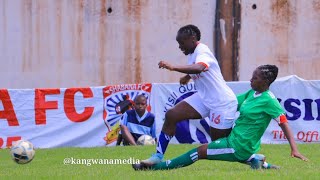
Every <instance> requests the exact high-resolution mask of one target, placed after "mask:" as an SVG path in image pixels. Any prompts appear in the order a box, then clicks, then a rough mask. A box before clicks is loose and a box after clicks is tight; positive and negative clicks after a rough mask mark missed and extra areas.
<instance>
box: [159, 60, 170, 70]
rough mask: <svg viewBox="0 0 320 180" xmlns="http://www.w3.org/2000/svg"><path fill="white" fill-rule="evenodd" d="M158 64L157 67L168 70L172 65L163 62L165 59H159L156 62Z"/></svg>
mask: <svg viewBox="0 0 320 180" xmlns="http://www.w3.org/2000/svg"><path fill="white" fill-rule="evenodd" d="M158 66H159V68H161V69H168V70H170V71H172V70H173V66H172V65H171V64H169V63H168V62H165V61H160V62H159V63H158Z"/></svg>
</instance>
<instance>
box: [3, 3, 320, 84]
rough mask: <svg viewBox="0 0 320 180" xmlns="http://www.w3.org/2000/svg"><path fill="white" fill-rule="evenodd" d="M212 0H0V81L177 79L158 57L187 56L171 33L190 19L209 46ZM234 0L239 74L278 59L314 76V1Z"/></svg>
mask: <svg viewBox="0 0 320 180" xmlns="http://www.w3.org/2000/svg"><path fill="white" fill-rule="evenodd" d="M229 1H230V0H229ZM229 1H227V0H225V1H221V3H224V4H228V2H229ZM215 6H216V1H212V0H198V1H192V0H175V1H171V0H165V1H162V0H154V1H151V0H150V1H149V0H120V1H114V0H61V1H53V0H24V1H21V0H2V1H0V63H1V64H2V70H1V71H0V75H1V76H2V77H5V78H1V79H0V84H1V85H0V87H3V88H42V87H46V88H50V87H83V86H104V85H110V84H124V83H142V82H159V83H168V82H177V80H178V79H179V77H180V76H181V74H179V73H175V72H171V73H168V72H164V71H161V70H159V69H158V68H157V63H158V61H159V60H163V59H166V60H170V61H172V62H174V63H176V64H183V63H185V57H184V55H183V54H182V53H181V52H180V50H179V48H178V45H177V43H176V41H175V35H176V32H177V30H178V29H179V27H181V26H182V25H185V24H188V23H194V24H196V25H198V26H199V28H200V29H201V31H202V40H201V41H202V42H204V43H205V44H208V46H209V47H210V48H211V49H212V50H213V49H214V42H215V41H214V38H215V37H214V32H215V30H214V22H215V14H216V13H215V12H216V7H215ZM240 6H241V28H240V33H239V39H238V40H239V57H238V58H237V60H238V64H239V68H238V72H237V76H238V77H239V78H238V79H239V80H248V79H249V78H250V76H251V73H252V71H253V69H254V68H255V67H257V66H258V65H260V64H266V63H270V64H276V65H278V66H279V67H280V74H279V76H280V77H282V76H286V75H292V74H296V75H298V76H299V77H302V78H304V79H320V73H317V71H318V69H320V60H319V57H320V51H319V49H320V34H319V33H320V19H319V18H318V17H320V1H319V0H310V1H302V0H270V1H255V0H241V1H240ZM219 22H223V19H221V20H219ZM222 29H223V28H222ZM228 32H230V31H228V29H225V28H224V30H223V31H221V35H222V36H223V34H226V33H228ZM222 61H223V60H222Z"/></svg>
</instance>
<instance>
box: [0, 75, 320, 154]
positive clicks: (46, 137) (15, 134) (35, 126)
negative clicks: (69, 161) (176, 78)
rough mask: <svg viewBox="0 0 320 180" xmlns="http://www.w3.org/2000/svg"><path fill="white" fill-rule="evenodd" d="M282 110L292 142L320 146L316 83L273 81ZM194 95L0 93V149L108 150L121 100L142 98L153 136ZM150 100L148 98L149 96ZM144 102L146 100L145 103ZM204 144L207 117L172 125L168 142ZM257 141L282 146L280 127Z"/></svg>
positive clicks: (180, 90)
mask: <svg viewBox="0 0 320 180" xmlns="http://www.w3.org/2000/svg"><path fill="white" fill-rule="evenodd" d="M228 85H229V86H230V87H231V88H232V90H233V91H234V92H235V93H236V94H239V93H243V92H246V91H247V90H249V89H250V85H249V82H230V83H228ZM271 91H272V92H273V93H274V94H275V95H276V97H278V99H279V101H280V103H281V105H282V106H283V107H284V109H285V111H286V112H287V117H288V120H289V124H290V126H291V128H292V130H293V134H294V137H295V139H296V140H297V141H298V142H300V143H311V142H320V140H319V130H320V81H306V80H303V79H299V78H298V77H296V76H290V77H285V78H282V79H278V80H277V81H276V82H274V83H273V85H272V86H271ZM195 92H196V88H195V87H194V84H193V83H190V84H188V85H185V86H180V85H179V84H177V83H175V84H157V83H155V84H124V85H114V86H106V87H90V88H67V89H66V88H57V89H21V90H20V89H0V101H1V103H0V148H6V147H10V146H11V144H12V142H13V141H16V140H19V139H27V140H29V141H31V142H32V143H33V144H34V145H35V147H38V148H51V147H64V146H75V147H93V146H106V145H107V146H113V145H115V141H116V140H117V137H118V132H119V123H118V122H119V119H120V118H121V114H122V111H123V110H124V109H123V108H122V106H121V103H122V102H125V101H132V100H133V99H134V97H135V96H136V95H138V94H145V95H146V97H148V103H150V105H151V107H149V108H148V110H150V109H151V112H152V113H154V114H155V117H156V126H157V134H159V133H160V131H161V128H162V125H163V119H164V115H165V112H166V111H167V110H168V109H170V108H172V107H173V106H174V105H175V104H177V103H178V102H180V101H181V100H182V99H184V98H186V97H188V96H190V95H191V94H193V93H195ZM149 97H150V98H149ZM149 101H150V102H149ZM206 142H210V138H209V126H208V123H207V119H202V120H200V121H188V120H186V121H183V122H180V123H179V124H178V125H177V134H176V136H175V138H174V139H173V140H172V143H206ZM262 143H275V144H277V143H287V141H286V139H285V138H284V134H283V132H282V131H281V128H280V127H279V126H278V125H277V124H276V123H275V122H273V121H272V122H271V123H270V125H269V127H268V129H267V131H266V132H265V134H264V136H263V137H262Z"/></svg>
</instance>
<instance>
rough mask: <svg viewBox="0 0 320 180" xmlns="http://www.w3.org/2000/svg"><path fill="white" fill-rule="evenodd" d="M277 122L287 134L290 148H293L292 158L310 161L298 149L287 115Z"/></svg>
mask: <svg viewBox="0 0 320 180" xmlns="http://www.w3.org/2000/svg"><path fill="white" fill-rule="evenodd" d="M276 121H277V122H278V123H279V126H280V127H281V129H282V131H283V133H284V134H285V136H286V138H287V139H288V141H289V144H290V147H291V157H296V158H299V159H301V160H304V161H308V159H307V158H306V157H304V156H303V155H302V154H300V152H299V150H298V147H297V144H296V142H295V140H294V137H293V134H292V131H291V129H290V127H289V124H288V120H287V118H286V115H285V114H282V115H280V116H279V117H278V118H277V119H276Z"/></svg>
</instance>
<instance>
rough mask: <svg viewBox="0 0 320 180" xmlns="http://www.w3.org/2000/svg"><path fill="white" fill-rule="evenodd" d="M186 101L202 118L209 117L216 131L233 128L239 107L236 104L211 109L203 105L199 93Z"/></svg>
mask: <svg viewBox="0 0 320 180" xmlns="http://www.w3.org/2000/svg"><path fill="white" fill-rule="evenodd" d="M184 101H185V102H186V103H188V104H189V105H190V106H192V107H193V108H194V109H195V110H196V111H197V112H198V113H199V114H200V115H201V116H202V118H206V117H208V118H209V121H210V123H209V125H210V126H211V127H213V128H216V129H229V128H232V127H233V124H234V121H235V120H236V114H237V107H238V104H237V103H236V102H235V103H231V104H230V105H227V106H226V107H222V108H219V109H209V108H208V107H207V106H206V105H205V104H204V103H203V101H202V99H201V98H200V96H199V95H198V93H194V94H193V95H191V96H189V97H187V98H186V99H184Z"/></svg>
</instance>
